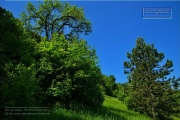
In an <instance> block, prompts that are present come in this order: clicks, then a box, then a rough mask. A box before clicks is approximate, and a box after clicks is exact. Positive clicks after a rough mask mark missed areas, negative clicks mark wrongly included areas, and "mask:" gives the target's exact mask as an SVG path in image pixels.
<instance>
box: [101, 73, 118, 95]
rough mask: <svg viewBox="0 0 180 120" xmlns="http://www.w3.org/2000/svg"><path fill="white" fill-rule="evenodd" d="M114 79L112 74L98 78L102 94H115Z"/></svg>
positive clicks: (115, 85)
mask: <svg viewBox="0 0 180 120" xmlns="http://www.w3.org/2000/svg"><path fill="white" fill-rule="evenodd" d="M115 81H116V78H115V77H114V76H113V75H110V76H107V75H103V76H102V78H101V80H100V86H101V90H102V91H103V93H104V94H106V95H109V96H116V93H117V84H116V82H115Z"/></svg>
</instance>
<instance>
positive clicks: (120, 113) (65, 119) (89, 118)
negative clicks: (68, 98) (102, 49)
mask: <svg viewBox="0 0 180 120" xmlns="http://www.w3.org/2000/svg"><path fill="white" fill-rule="evenodd" d="M9 118H10V119H14V117H13V118H12V116H11V117H9ZM9 118H8V119H7V120H9ZM15 119H18V120H151V118H149V117H147V116H145V115H141V114H139V113H137V112H134V111H130V110H128V109H127V107H126V105H125V104H123V103H122V102H121V101H119V100H118V99H116V98H113V97H109V96H105V101H104V103H103V108H101V109H99V110H98V111H96V112H91V111H89V110H79V111H78V112H75V111H71V110H65V109H61V108H59V109H56V110H54V111H53V112H52V113H51V114H50V115H34V116H30V115H29V116H22V115H21V116H15ZM5 120H6V119H5Z"/></svg>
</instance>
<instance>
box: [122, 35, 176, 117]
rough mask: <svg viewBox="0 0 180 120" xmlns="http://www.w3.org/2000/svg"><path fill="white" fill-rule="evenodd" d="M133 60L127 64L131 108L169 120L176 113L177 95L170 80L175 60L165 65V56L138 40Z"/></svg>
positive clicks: (130, 55) (129, 56) (131, 56)
mask: <svg viewBox="0 0 180 120" xmlns="http://www.w3.org/2000/svg"><path fill="white" fill-rule="evenodd" d="M127 57H128V59H129V61H125V62H124V68H125V71H124V72H125V74H128V82H129V85H130V87H129V97H130V99H129V102H128V108H129V109H134V110H136V111H139V112H141V113H147V114H148V115H150V116H152V117H153V118H154V119H158V118H159V119H168V118H170V116H171V115H172V114H173V113H174V112H175V111H174V108H175V107H176V106H177V105H178V104H177V99H178V98H177V96H175V93H174V91H173V90H172V88H171V81H172V79H167V75H169V74H170V73H171V72H172V71H173V70H172V69H170V68H171V67H172V66H173V63H172V61H171V60H167V61H166V62H165V64H164V65H162V66H161V65H160V64H159V63H160V62H162V61H163V59H164V54H163V53H158V51H157V49H155V48H154V45H153V44H152V45H149V44H146V43H145V42H144V40H143V38H140V37H138V39H137V40H136V47H135V48H133V49H132V53H129V52H128V53H127Z"/></svg>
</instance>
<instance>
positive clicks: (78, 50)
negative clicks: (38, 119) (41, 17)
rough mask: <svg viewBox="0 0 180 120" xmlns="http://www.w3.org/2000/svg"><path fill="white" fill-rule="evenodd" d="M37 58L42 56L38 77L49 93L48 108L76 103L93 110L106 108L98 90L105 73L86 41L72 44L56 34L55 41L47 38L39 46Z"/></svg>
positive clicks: (43, 87)
mask: <svg viewBox="0 0 180 120" xmlns="http://www.w3.org/2000/svg"><path fill="white" fill-rule="evenodd" d="M37 54H39V56H40V59H39V62H38V64H37V65H38V68H39V71H38V73H37V75H38V76H39V78H40V86H41V88H42V89H43V90H44V92H45V93H47V96H46V97H47V98H46V99H45V101H46V102H45V104H49V103H53V102H60V103H61V104H62V105H65V106H66V107H70V105H71V104H72V103H73V104H76V103H77V104H83V105H84V106H89V107H96V106H97V107H98V106H99V105H101V104H102V102H103V96H102V94H101V92H100V90H99V87H98V86H97V85H98V83H99V80H100V78H101V71H100V69H99V68H98V67H97V61H98V60H97V56H96V54H95V50H94V49H91V48H90V47H89V46H87V42H86V41H84V40H76V39H72V40H71V42H69V41H68V40H66V39H65V37H64V36H60V37H58V35H57V34H54V36H53V38H52V40H51V41H47V40H46V38H44V39H43V40H42V42H40V43H39V44H38V45H37ZM47 99H48V101H47ZM49 101H51V102H49Z"/></svg>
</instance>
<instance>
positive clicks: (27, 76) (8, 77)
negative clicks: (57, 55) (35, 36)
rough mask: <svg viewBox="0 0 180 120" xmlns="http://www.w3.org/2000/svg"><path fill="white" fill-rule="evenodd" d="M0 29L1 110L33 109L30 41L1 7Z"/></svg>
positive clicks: (32, 73) (33, 76)
mask: <svg viewBox="0 0 180 120" xmlns="http://www.w3.org/2000/svg"><path fill="white" fill-rule="evenodd" d="M0 26H1V27H0V32H1V36H0V39H1V41H0V96H1V97H0V103H1V107H0V110H1V111H2V112H4V107H12V106H13V107H17V106H18V107H20V106H26V105H29V106H33V105H35V103H36V102H35V100H34V96H35V94H36V91H37V89H38V86H37V84H38V81H37V80H36V76H35V75H36V70H35V68H34V63H33V58H32V54H33V50H34V47H33V46H34V43H33V40H31V39H29V38H27V37H26V35H25V31H24V29H23V27H22V24H21V22H20V21H19V20H18V19H15V18H14V17H13V15H12V13H11V12H9V11H6V10H5V9H3V8H1V7H0ZM22 91H23V92H22ZM1 115H3V114H1Z"/></svg>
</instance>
